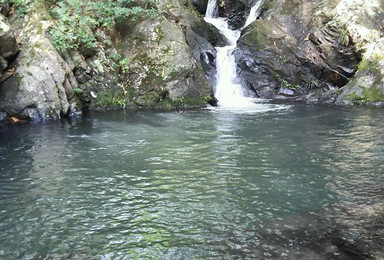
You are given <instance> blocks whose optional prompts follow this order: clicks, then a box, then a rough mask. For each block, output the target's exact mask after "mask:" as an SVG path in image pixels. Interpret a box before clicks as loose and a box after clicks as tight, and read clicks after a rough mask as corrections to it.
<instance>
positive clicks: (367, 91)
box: [346, 87, 384, 104]
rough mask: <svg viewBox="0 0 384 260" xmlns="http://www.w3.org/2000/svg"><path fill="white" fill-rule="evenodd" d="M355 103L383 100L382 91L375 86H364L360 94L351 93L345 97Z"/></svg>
mask: <svg viewBox="0 0 384 260" xmlns="http://www.w3.org/2000/svg"><path fill="white" fill-rule="evenodd" d="M346 99H347V100H351V101H353V102H355V103H359V104H366V103H375V102H384V94H383V91H382V90H381V89H379V88H377V87H370V88H364V89H363V91H362V93H361V95H358V94H357V93H351V94H349V95H348V96H347V97H346Z"/></svg>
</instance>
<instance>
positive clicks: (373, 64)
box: [358, 53, 384, 73]
mask: <svg viewBox="0 0 384 260" xmlns="http://www.w3.org/2000/svg"><path fill="white" fill-rule="evenodd" d="M381 60H384V55H383V54H381V53H373V54H372V55H370V56H369V57H364V58H363V59H362V61H361V62H360V64H359V67H358V69H359V70H360V71H362V72H364V71H371V72H374V73H378V72H379V70H378V69H377V67H378V63H379V62H380V61H381Z"/></svg>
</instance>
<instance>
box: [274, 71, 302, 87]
mask: <svg viewBox="0 0 384 260" xmlns="http://www.w3.org/2000/svg"><path fill="white" fill-rule="evenodd" d="M273 76H274V77H275V78H276V79H277V80H278V81H280V83H281V85H282V86H283V87H284V88H287V89H290V90H294V91H295V90H299V89H300V88H301V87H300V85H297V84H291V83H288V81H286V80H285V79H283V78H282V77H281V76H280V75H279V74H277V73H276V72H273Z"/></svg>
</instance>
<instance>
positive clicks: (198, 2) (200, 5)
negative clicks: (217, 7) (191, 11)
mask: <svg viewBox="0 0 384 260" xmlns="http://www.w3.org/2000/svg"><path fill="white" fill-rule="evenodd" d="M192 4H193V5H194V6H195V7H196V10H197V11H198V12H199V13H201V14H205V12H206V11H207V4H208V0H192Z"/></svg>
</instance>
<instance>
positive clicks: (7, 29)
mask: <svg viewBox="0 0 384 260" xmlns="http://www.w3.org/2000/svg"><path fill="white" fill-rule="evenodd" d="M0 42H1V44H0V55H1V56H2V57H3V58H5V59H8V58H10V57H12V56H13V55H15V54H16V53H17V51H18V44H17V41H16V37H15V35H14V33H13V30H12V29H11V26H10V25H9V24H8V22H7V21H6V18H5V17H4V16H3V15H0Z"/></svg>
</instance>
